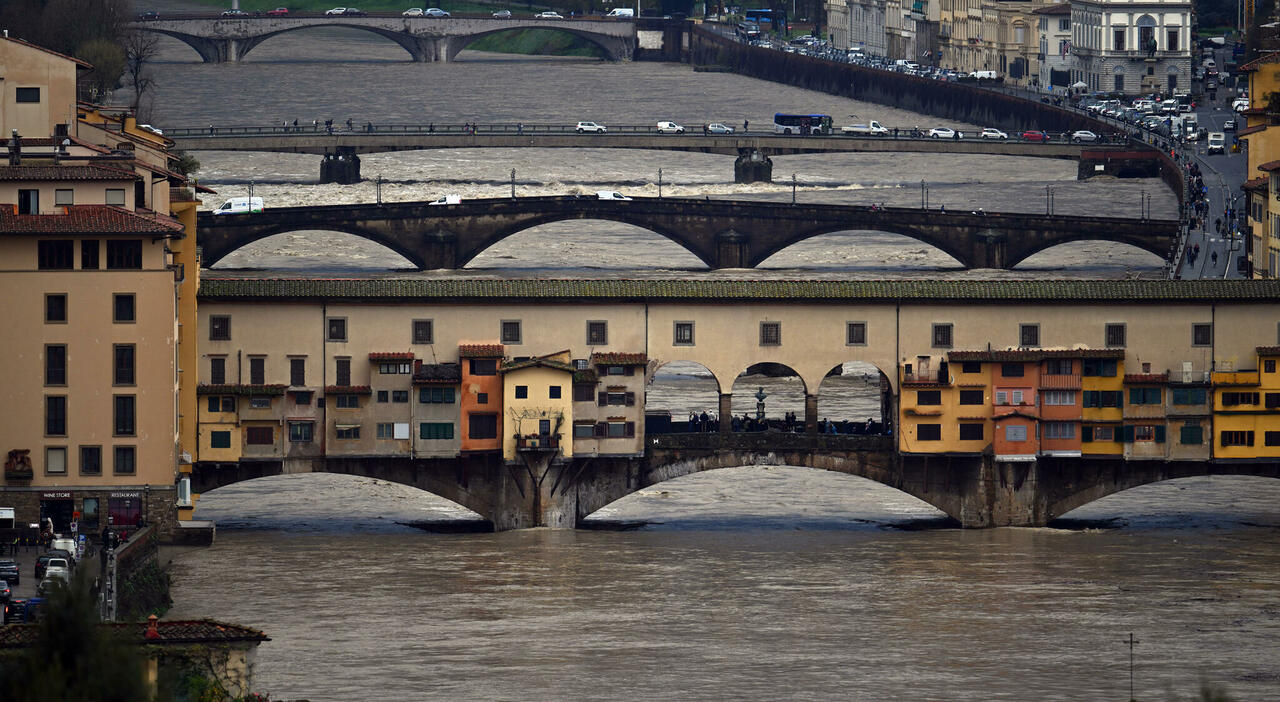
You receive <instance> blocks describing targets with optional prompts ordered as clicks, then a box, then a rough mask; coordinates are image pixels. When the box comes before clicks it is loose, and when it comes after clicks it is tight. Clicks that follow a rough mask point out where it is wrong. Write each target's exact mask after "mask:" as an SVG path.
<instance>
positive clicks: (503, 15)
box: [493, 10, 511, 19]
mask: <svg viewBox="0 0 1280 702" xmlns="http://www.w3.org/2000/svg"><path fill="white" fill-rule="evenodd" d="M493 18H494V19H511V10H498V11H497V12H495V13H493Z"/></svg>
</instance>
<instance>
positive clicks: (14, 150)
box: [9, 129, 22, 166]
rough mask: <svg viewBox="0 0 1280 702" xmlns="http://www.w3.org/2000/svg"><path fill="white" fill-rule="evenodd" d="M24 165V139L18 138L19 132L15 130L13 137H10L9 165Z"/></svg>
mask: <svg viewBox="0 0 1280 702" xmlns="http://www.w3.org/2000/svg"><path fill="white" fill-rule="evenodd" d="M21 164H22V137H20V136H18V130H16V129H15V130H13V133H12V136H10V137H9V165H10V166H18V165H21Z"/></svg>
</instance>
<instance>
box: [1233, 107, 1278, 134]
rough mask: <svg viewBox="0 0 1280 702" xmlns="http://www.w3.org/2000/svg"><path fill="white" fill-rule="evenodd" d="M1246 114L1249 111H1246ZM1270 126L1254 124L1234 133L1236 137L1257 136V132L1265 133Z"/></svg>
mask: <svg viewBox="0 0 1280 702" xmlns="http://www.w3.org/2000/svg"><path fill="white" fill-rule="evenodd" d="M1246 112H1249V110H1246ZM1271 126H1272V125H1270V124H1255V125H1253V126H1252V127H1245V128H1244V129H1241V130H1240V131H1238V132H1236V136H1238V137H1247V136H1249V135H1250V134H1257V133H1258V132H1263V131H1266V130H1267V128H1269V127H1271Z"/></svg>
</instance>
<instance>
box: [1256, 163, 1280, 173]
mask: <svg viewBox="0 0 1280 702" xmlns="http://www.w3.org/2000/svg"><path fill="white" fill-rule="evenodd" d="M1258 170H1260V171H1267V172H1268V173H1269V172H1271V171H1274V170H1280V161H1267V162H1266V163H1264V164H1262V165H1261V166H1258Z"/></svg>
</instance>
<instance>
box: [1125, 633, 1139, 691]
mask: <svg viewBox="0 0 1280 702" xmlns="http://www.w3.org/2000/svg"><path fill="white" fill-rule="evenodd" d="M1124 643H1127V644H1129V702H1137V698H1136V697H1134V696H1133V647H1134V646H1137V645H1138V644H1140V643H1142V642H1141V641H1139V640H1137V639H1135V638H1133V632H1132V631H1131V632H1129V640H1128V641H1125V642H1124Z"/></svg>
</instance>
